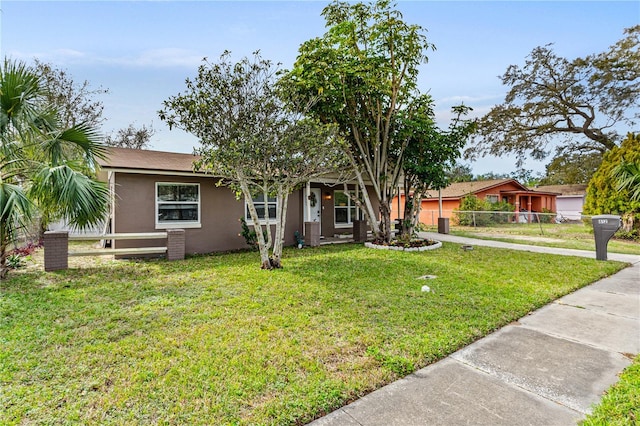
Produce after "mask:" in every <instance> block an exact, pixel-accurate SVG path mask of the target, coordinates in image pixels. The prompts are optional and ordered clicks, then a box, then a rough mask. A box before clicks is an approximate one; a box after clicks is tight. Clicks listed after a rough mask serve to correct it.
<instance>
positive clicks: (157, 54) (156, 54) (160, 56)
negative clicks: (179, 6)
mask: <svg viewBox="0 0 640 426" xmlns="http://www.w3.org/2000/svg"><path fill="white" fill-rule="evenodd" d="M8 56H9V57H11V58H15V59H20V60H24V61H27V62H30V61H31V60H33V59H34V58H37V59H39V60H40V61H43V62H51V63H54V64H56V65H58V66H68V65H99V66H104V65H113V66H124V67H140V68H171V67H177V68H190V69H193V68H196V67H197V66H198V65H200V64H201V63H202V59H203V58H204V55H200V54H197V53H196V52H194V51H192V50H187V49H178V48H171V47H169V48H162V49H151V50H145V51H142V52H137V53H135V54H132V55H126V56H105V55H96V54H93V53H91V52H81V51H78V50H74V49H56V50H53V51H50V52H20V51H10V52H8Z"/></svg>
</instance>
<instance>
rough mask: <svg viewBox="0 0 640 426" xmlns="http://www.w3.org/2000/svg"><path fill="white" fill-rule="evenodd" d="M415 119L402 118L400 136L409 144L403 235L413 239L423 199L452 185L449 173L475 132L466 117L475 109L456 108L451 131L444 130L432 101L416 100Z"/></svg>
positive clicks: (406, 163) (406, 153) (404, 181)
mask: <svg viewBox="0 0 640 426" xmlns="http://www.w3.org/2000/svg"><path fill="white" fill-rule="evenodd" d="M415 109H416V111H415V113H413V114H411V117H410V118H409V117H403V115H402V114H401V115H400V117H399V118H400V120H399V129H398V134H399V136H400V137H402V136H403V135H404V134H406V138H407V139H408V141H409V143H408V144H407V147H406V150H405V153H404V161H403V162H402V170H403V175H404V179H403V186H404V193H405V205H404V220H403V222H402V227H403V233H405V234H407V235H413V232H414V229H415V226H416V225H417V224H418V222H419V220H420V209H421V207H422V199H423V198H424V197H425V196H426V195H427V192H428V191H429V190H438V189H442V188H444V187H446V186H447V185H448V184H449V179H448V176H447V171H448V170H449V169H451V168H453V167H454V166H455V161H456V159H458V158H459V157H460V155H461V150H462V148H463V147H464V145H465V143H466V142H467V139H468V137H469V136H470V135H471V133H472V132H473V131H474V129H475V122H474V121H473V120H465V119H464V117H465V116H466V115H467V114H468V113H469V111H470V110H471V108H469V107H467V106H464V105H460V106H456V107H453V112H454V114H455V119H454V120H453V121H452V122H451V124H450V126H449V129H448V130H447V131H443V130H440V129H439V128H438V127H437V126H436V124H435V120H434V114H433V110H432V102H431V98H430V97H428V96H423V97H420V98H418V99H417V100H416V106H415Z"/></svg>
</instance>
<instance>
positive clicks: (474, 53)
mask: <svg viewBox="0 0 640 426" xmlns="http://www.w3.org/2000/svg"><path fill="white" fill-rule="evenodd" d="M326 4H327V1H321V2H319V1H293V2H292V1H237V2H229V1H82V2H81V1H40V2H36V1H16V0H0V53H1V55H2V56H3V57H4V56H9V57H10V58H13V59H21V60H24V61H26V62H31V61H32V60H33V58H38V59H40V60H42V61H45V62H49V63H51V64H53V65H54V66H56V67H57V68H61V69H65V70H67V71H68V72H69V73H70V74H71V75H72V76H73V77H74V79H75V80H76V81H83V80H88V81H89V82H90V83H91V85H92V86H93V87H96V88H97V87H100V86H102V87H104V88H107V89H109V91H110V93H109V94H106V95H102V96H100V97H99V98H98V99H100V100H101V101H102V102H103V103H104V105H105V110H104V117H105V118H106V119H107V121H106V122H105V123H104V126H103V129H102V130H103V132H105V133H109V132H112V131H114V130H117V129H119V128H123V127H126V126H127V125H129V124H130V123H133V124H135V125H136V126H141V125H143V124H144V125H149V124H151V125H152V126H153V128H154V129H155V130H156V134H155V135H154V137H153V138H152V141H151V148H152V149H157V150H164V151H174V152H191V151H192V150H193V147H194V146H195V145H196V144H197V140H196V139H195V138H194V137H192V136H191V135H188V134H185V133H182V132H180V131H176V130H172V131H169V129H168V128H167V127H166V126H165V125H164V123H163V122H162V121H160V119H159V118H158V116H157V111H158V110H159V109H161V107H162V101H164V100H166V99H167V98H169V97H170V96H173V95H176V94H178V93H179V92H181V91H183V90H184V87H185V85H184V80H185V79H186V78H187V77H193V76H194V75H195V73H196V71H197V67H198V65H199V64H200V63H201V60H202V58H204V57H208V58H209V59H215V58H217V57H218V56H219V55H220V54H221V53H222V52H223V51H224V50H225V49H226V50H230V51H232V53H233V56H234V57H235V58H237V59H239V58H241V57H243V56H248V55H251V54H252V52H253V51H255V50H258V49H259V50H260V51H261V52H262V56H263V57H264V58H267V59H271V60H273V61H274V62H280V63H282V67H283V68H290V67H291V65H292V64H293V62H294V60H295V58H296V55H297V51H298V47H299V46H300V44H301V43H302V42H304V41H306V40H308V39H310V38H313V37H316V36H320V35H322V34H323V33H324V32H325V28H324V20H323V19H322V17H321V16H320V12H321V11H322V8H323V7H324V6H325V5H326ZM398 9H399V10H400V11H402V13H403V14H404V18H405V20H406V21H407V22H409V23H412V24H419V25H421V26H423V27H424V28H426V29H427V31H428V32H427V37H428V38H429V40H430V42H431V43H434V44H435V45H436V48H437V50H436V51H435V52H431V53H430V54H429V57H430V60H429V63H428V64H426V65H424V66H423V67H422V70H421V74H420V90H421V91H422V92H429V93H431V95H432V96H433V97H434V99H435V102H436V107H437V117H438V119H439V122H440V124H441V125H442V126H446V125H447V119H448V111H449V109H450V108H451V106H453V105H455V104H457V103H459V102H460V101H464V102H465V104H467V105H470V106H472V107H473V108H474V116H481V115H483V114H484V113H486V112H487V111H488V110H489V109H490V108H491V107H492V106H493V105H495V104H497V103H500V102H501V101H502V100H503V98H504V95H505V93H506V90H507V89H506V88H505V87H503V86H502V85H501V83H500V80H499V78H498V76H500V75H502V74H503V73H504V72H505V70H506V69H507V67H508V66H509V65H511V64H523V63H524V61H525V58H526V56H527V54H528V53H529V52H531V50H532V49H533V48H534V47H536V46H541V45H545V44H547V43H554V49H555V51H556V52H557V53H558V54H559V55H562V56H564V57H567V58H570V59H573V58H575V57H578V56H585V55H588V54H590V53H596V52H601V51H603V50H605V49H606V48H607V47H608V46H610V45H611V44H613V43H615V42H616V41H617V40H619V39H620V38H622V36H623V29H624V28H627V27H631V26H633V25H637V24H638V23H640V1H637V0H633V1H631V0H630V1H473V2H471V1H399V2H398ZM471 165H472V167H473V170H474V172H475V173H478V174H480V173H487V172H496V173H507V172H511V171H513V170H515V160H514V159H512V158H501V159H496V158H484V159H479V160H477V161H476V162H474V163H472V164H471ZM525 167H526V168H528V169H533V170H535V171H537V172H542V171H544V163H536V162H529V163H527V164H526V166H525Z"/></svg>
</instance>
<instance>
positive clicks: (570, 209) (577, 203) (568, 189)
mask: <svg viewBox="0 0 640 426" xmlns="http://www.w3.org/2000/svg"><path fill="white" fill-rule="evenodd" d="M535 190H536V191H543V192H555V193H557V194H559V195H557V196H556V212H557V213H558V218H559V219H561V218H564V219H568V220H580V219H581V217H582V208H583V206H584V199H585V197H586V195H587V184H586V183H585V184H572V185H541V186H538V187H536V188H535Z"/></svg>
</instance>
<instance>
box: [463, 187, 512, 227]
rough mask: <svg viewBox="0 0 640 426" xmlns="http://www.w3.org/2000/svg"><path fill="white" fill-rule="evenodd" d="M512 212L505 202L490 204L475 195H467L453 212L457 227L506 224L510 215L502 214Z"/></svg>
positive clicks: (509, 205)
mask: <svg viewBox="0 0 640 426" xmlns="http://www.w3.org/2000/svg"><path fill="white" fill-rule="evenodd" d="M513 210H514V207H513V206H512V205H511V204H509V203H508V202H506V201H500V202H498V203H491V202H489V201H484V200H480V199H479V198H478V197H476V196H475V195H467V196H466V197H464V198H463V199H462V201H461V202H460V208H459V209H457V210H455V213H454V218H455V222H456V223H457V224H458V225H463V226H487V225H493V224H496V223H508V222H509V218H510V215H507V214H504V213H502V212H512V211H513ZM470 212H476V213H470ZM485 212H486V213H485ZM491 212H495V213H491Z"/></svg>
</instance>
